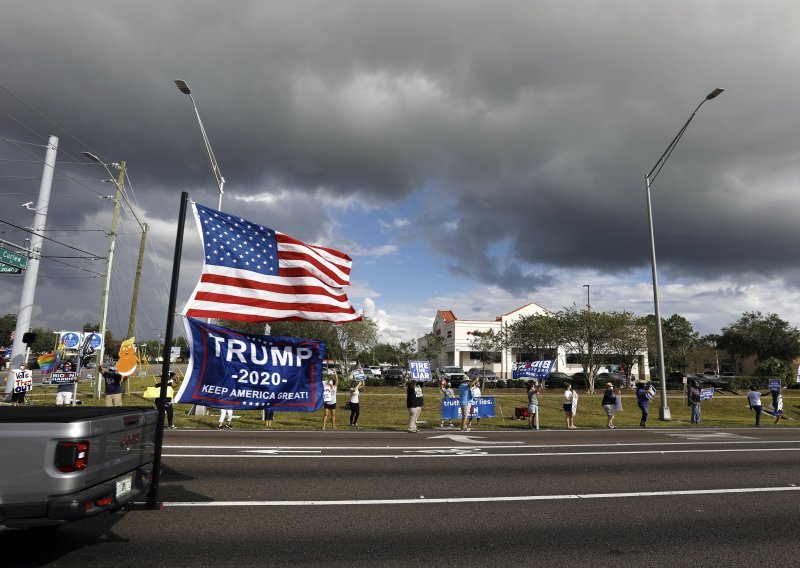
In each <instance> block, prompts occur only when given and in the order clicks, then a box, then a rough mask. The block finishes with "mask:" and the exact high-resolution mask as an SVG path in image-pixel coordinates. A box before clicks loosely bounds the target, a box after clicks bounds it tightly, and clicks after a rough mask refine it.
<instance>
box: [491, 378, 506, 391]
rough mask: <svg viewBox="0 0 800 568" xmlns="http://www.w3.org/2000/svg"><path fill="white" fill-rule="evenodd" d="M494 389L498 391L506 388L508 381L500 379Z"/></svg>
mask: <svg viewBox="0 0 800 568" xmlns="http://www.w3.org/2000/svg"><path fill="white" fill-rule="evenodd" d="M494 388H496V389H504V388H506V381H505V380H504V379H498V380H497V382H496V383H495V384H494Z"/></svg>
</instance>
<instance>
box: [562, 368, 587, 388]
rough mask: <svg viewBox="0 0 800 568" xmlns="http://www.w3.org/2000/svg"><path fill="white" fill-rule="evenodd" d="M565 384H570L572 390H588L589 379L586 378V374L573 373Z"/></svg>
mask: <svg viewBox="0 0 800 568" xmlns="http://www.w3.org/2000/svg"><path fill="white" fill-rule="evenodd" d="M566 382H568V383H569V384H571V385H572V388H573V389H585V388H589V379H587V378H586V373H584V372H582V371H581V372H579V373H573V374H572V375H571V376H570V377H569V379H567V381H566Z"/></svg>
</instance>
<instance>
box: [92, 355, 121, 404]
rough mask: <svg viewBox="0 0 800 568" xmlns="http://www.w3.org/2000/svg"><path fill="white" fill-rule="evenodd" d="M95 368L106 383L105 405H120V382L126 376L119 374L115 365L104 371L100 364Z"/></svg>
mask: <svg viewBox="0 0 800 568" xmlns="http://www.w3.org/2000/svg"><path fill="white" fill-rule="evenodd" d="M97 370H98V372H99V373H100V376H101V377H103V380H104V381H105V383H106V406H122V383H123V381H125V380H127V378H128V377H123V376H122V375H120V374H119V373H118V372H117V368H116V367H111V368H110V369H108V370H107V371H104V370H103V366H102V365H100V367H99V368H98V369H97Z"/></svg>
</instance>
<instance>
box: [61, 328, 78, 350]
mask: <svg viewBox="0 0 800 568" xmlns="http://www.w3.org/2000/svg"><path fill="white" fill-rule="evenodd" d="M61 342H62V343H63V344H64V347H66V348H67V349H75V348H76V347H77V346H78V344H79V343H80V342H81V336H80V335H78V334H77V333H75V332H74V331H67V332H64V333H62V334H61Z"/></svg>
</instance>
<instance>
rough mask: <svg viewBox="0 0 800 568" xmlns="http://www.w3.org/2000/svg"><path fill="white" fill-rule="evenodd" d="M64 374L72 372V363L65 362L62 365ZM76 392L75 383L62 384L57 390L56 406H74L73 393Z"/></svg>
mask: <svg viewBox="0 0 800 568" xmlns="http://www.w3.org/2000/svg"><path fill="white" fill-rule="evenodd" d="M61 371H63V372H64V373H71V372H72V363H70V362H69V361H64V363H63V364H62V365H61ZM74 390H75V384H74V383H60V384H59V385H58V388H57V389H56V406H69V405H71V404H72V393H73V391H74Z"/></svg>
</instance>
